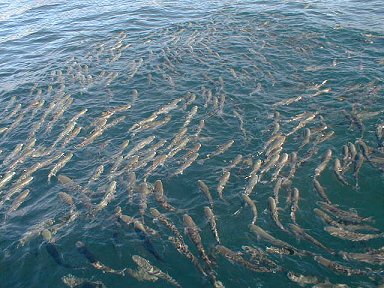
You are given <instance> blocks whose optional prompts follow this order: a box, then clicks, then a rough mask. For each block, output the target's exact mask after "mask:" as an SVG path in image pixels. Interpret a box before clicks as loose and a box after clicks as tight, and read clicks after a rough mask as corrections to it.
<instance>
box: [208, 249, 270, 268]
mask: <svg viewBox="0 0 384 288" xmlns="http://www.w3.org/2000/svg"><path fill="white" fill-rule="evenodd" d="M215 252H216V253H219V254H220V255H222V256H224V257H225V258H226V259H228V260H229V262H231V263H232V264H234V263H237V264H239V265H241V266H243V267H245V268H247V269H249V270H251V271H253V272H272V271H271V270H270V269H268V268H266V267H263V266H257V265H255V264H253V263H251V262H249V261H247V260H245V259H244V258H243V257H241V255H240V254H239V253H237V252H234V251H232V250H231V249H229V248H227V247H225V246H223V245H216V247H215Z"/></svg>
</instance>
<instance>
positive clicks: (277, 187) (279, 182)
mask: <svg viewBox="0 0 384 288" xmlns="http://www.w3.org/2000/svg"><path fill="white" fill-rule="evenodd" d="M284 181H286V179H284V178H283V177H279V178H277V180H276V183H275V186H274V187H273V198H274V199H275V203H276V205H278V204H279V193H280V190H281V187H282V185H283V183H284Z"/></svg>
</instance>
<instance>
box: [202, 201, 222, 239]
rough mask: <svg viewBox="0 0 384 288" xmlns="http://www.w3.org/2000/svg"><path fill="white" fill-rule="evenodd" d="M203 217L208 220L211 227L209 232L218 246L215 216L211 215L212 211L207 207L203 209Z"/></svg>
mask: <svg viewBox="0 0 384 288" xmlns="http://www.w3.org/2000/svg"><path fill="white" fill-rule="evenodd" d="M204 214H205V217H206V218H207V219H208V222H209V225H210V226H211V231H212V233H213V235H214V236H215V240H216V243H217V244H220V238H219V233H218V232H217V224H216V216H215V214H213V211H212V210H211V208H209V207H208V206H206V207H204Z"/></svg>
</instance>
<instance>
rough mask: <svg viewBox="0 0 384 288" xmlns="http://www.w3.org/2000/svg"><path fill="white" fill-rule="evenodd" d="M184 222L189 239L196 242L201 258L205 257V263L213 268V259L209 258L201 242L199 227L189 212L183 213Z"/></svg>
mask: <svg viewBox="0 0 384 288" xmlns="http://www.w3.org/2000/svg"><path fill="white" fill-rule="evenodd" d="M183 223H184V229H185V233H186V234H187V235H188V236H189V239H191V241H192V242H193V244H195V246H196V248H197V250H198V252H199V254H200V257H201V259H203V261H204V263H205V264H206V265H207V267H208V268H209V270H212V261H211V260H210V259H209V258H208V256H207V253H206V252H205V249H204V246H203V243H202V242H201V237H200V234H199V228H198V227H197V225H196V224H195V221H193V219H192V217H191V216H189V215H188V214H184V215H183Z"/></svg>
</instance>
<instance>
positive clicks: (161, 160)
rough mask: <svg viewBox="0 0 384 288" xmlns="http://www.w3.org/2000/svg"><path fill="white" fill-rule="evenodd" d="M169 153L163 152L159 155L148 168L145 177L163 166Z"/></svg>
mask: <svg viewBox="0 0 384 288" xmlns="http://www.w3.org/2000/svg"><path fill="white" fill-rule="evenodd" d="M167 157H168V156H167V154H162V155H159V156H157V157H156V158H155V159H154V160H153V161H152V165H151V166H150V167H149V168H148V169H147V172H146V173H145V175H144V179H147V178H148V176H149V175H151V173H153V172H154V171H155V170H156V169H157V168H158V167H161V166H163V165H164V163H165V161H166V160H167Z"/></svg>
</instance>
